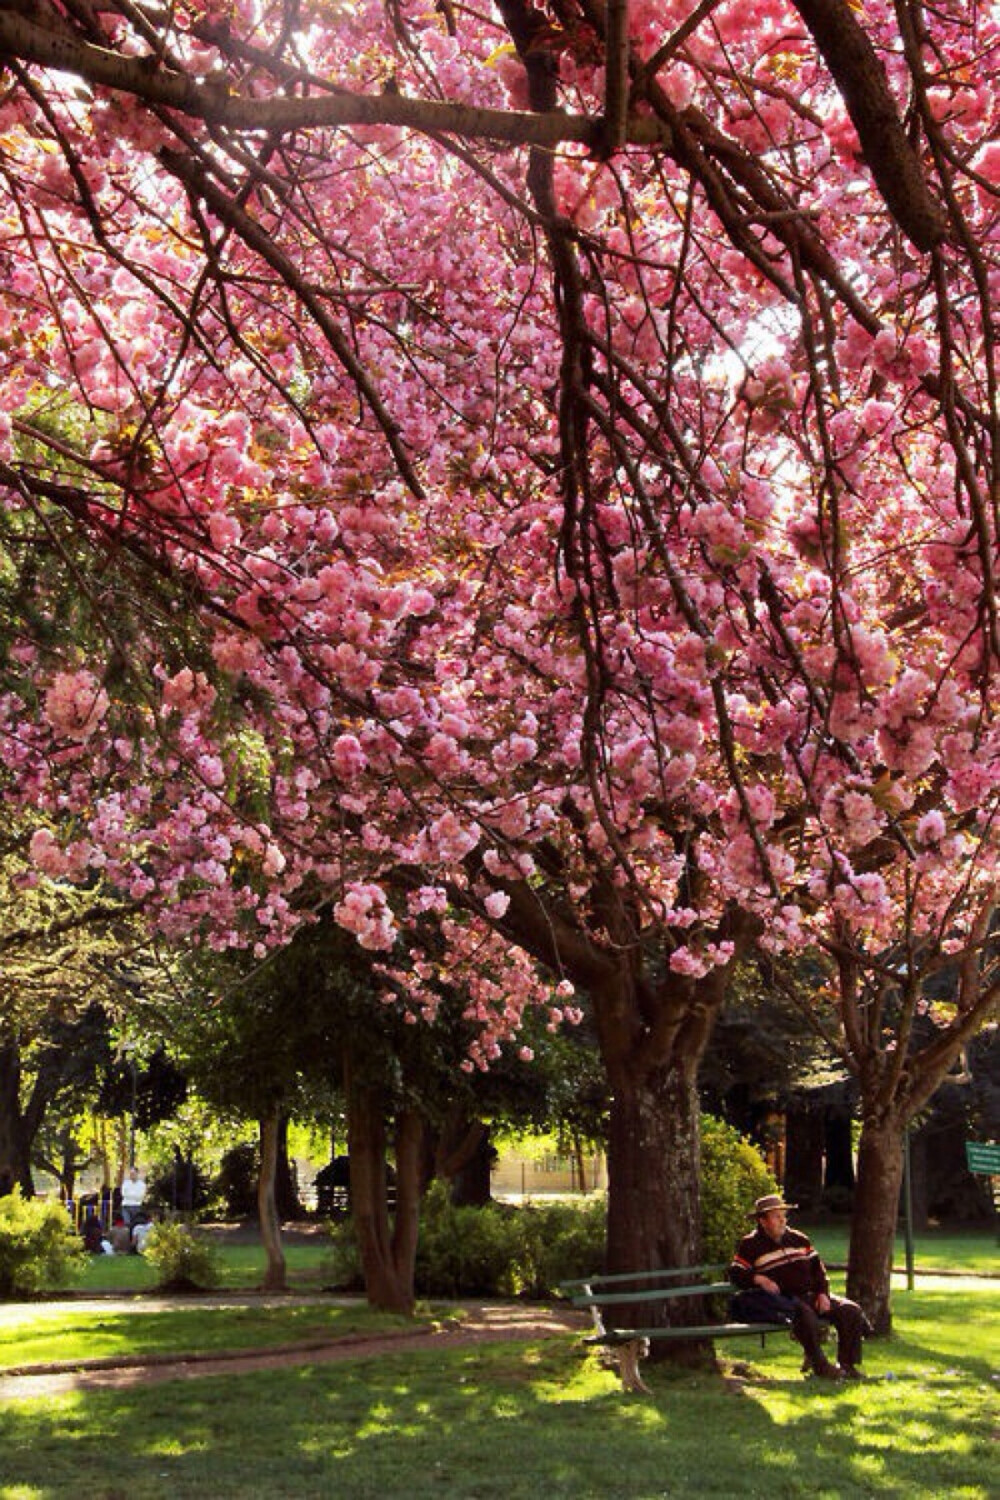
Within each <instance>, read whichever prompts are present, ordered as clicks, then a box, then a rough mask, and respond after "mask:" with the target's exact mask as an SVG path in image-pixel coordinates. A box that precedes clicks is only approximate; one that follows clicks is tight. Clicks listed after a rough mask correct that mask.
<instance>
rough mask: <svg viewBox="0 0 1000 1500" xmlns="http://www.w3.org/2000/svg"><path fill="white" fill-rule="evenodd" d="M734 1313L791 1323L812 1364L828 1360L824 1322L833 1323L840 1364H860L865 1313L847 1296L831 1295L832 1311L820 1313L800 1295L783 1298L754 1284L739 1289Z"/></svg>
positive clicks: (754, 1320) (750, 1320)
mask: <svg viewBox="0 0 1000 1500" xmlns="http://www.w3.org/2000/svg"><path fill="white" fill-rule="evenodd" d="M732 1312H733V1316H734V1317H736V1318H739V1319H740V1320H741V1321H742V1322H744V1323H788V1324H789V1326H790V1328H791V1332H792V1337H793V1338H794V1339H795V1340H796V1341H797V1342H798V1343H800V1344H801V1345H802V1348H803V1349H804V1350H805V1354H806V1359H807V1360H808V1361H809V1363H810V1365H812V1366H814V1367H815V1366H817V1365H822V1364H824V1363H825V1362H826V1355H825V1354H824V1353H823V1347H822V1344H823V1324H824V1323H832V1324H833V1326H834V1328H835V1329H836V1331H837V1363H838V1364H839V1365H840V1366H841V1367H842V1368H844V1369H846V1368H847V1367H848V1366H852V1367H854V1368H855V1369H856V1368H857V1367H858V1365H860V1363H861V1336H862V1331H863V1328H864V1314H863V1313H862V1311H861V1309H860V1307H859V1306H858V1304H857V1303H856V1302H849V1301H848V1299H847V1298H846V1297H831V1298H830V1311H829V1312H828V1313H823V1314H822V1315H820V1314H819V1313H818V1312H817V1311H816V1310H815V1308H814V1307H813V1306H812V1305H811V1304H810V1303H809V1302H804V1301H803V1300H802V1299H801V1298H800V1297H784V1296H782V1295H781V1293H780V1292H765V1291H764V1290H763V1288H762V1287H754V1288H753V1289H752V1290H751V1291H748V1292H739V1293H738V1294H737V1295H736V1296H735V1297H734V1298H733V1301H732Z"/></svg>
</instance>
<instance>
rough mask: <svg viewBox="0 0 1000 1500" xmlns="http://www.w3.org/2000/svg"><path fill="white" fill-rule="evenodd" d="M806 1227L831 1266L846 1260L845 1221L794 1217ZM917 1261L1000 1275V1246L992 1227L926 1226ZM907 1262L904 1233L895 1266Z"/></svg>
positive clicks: (920, 1265) (918, 1238)
mask: <svg viewBox="0 0 1000 1500" xmlns="http://www.w3.org/2000/svg"><path fill="white" fill-rule="evenodd" d="M792 1222H793V1224H795V1225H796V1226H797V1227H800V1228H803V1229H805V1231H806V1233H807V1234H808V1235H809V1237H810V1239H811V1240H812V1241H813V1243H814V1244H815V1245H816V1247H817V1249H818V1250H819V1252H820V1254H821V1255H822V1256H823V1258H824V1260H826V1261H828V1262H829V1263H830V1264H831V1265H844V1264H846V1261H847V1245H848V1234H849V1229H848V1226H847V1224H846V1223H837V1224H812V1225H810V1224H809V1223H808V1222H804V1221H801V1220H799V1219H793V1221H792ZM914 1262H915V1266H916V1270H917V1272H918V1273H919V1271H921V1270H924V1271H929V1272H934V1271H939V1272H949V1271H960V1272H961V1273H962V1274H963V1275H966V1276H989V1275H993V1276H1000V1245H998V1243H997V1235H996V1232H995V1231H994V1230H992V1229H963V1230H954V1229H923V1230H921V1231H920V1232H919V1233H917V1234H915V1235H914ZM905 1263H906V1245H905V1240H904V1238H903V1234H902V1232H899V1233H898V1234H897V1235H896V1249H895V1253H894V1255H893V1265H894V1266H896V1267H897V1268H899V1269H902V1268H903V1266H904V1265H905Z"/></svg>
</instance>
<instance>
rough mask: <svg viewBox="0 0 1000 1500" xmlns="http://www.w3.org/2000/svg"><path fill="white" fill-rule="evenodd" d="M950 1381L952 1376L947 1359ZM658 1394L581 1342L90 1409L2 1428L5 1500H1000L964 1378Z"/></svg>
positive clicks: (697, 1388)
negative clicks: (635, 1389) (945, 1397)
mask: <svg viewBox="0 0 1000 1500" xmlns="http://www.w3.org/2000/svg"><path fill="white" fill-rule="evenodd" d="M904 1347H905V1346H904V1345H899V1346H896V1347H894V1348H893V1351H892V1353H893V1357H894V1358H895V1357H896V1355H897V1354H899V1355H902V1354H903V1352H904ZM949 1368H950V1367H949ZM935 1369H936V1372H937V1373H938V1374H939V1375H942V1374H943V1373H944V1372H943V1370H941V1367H940V1361H938V1363H937V1365H936V1367H935ZM648 1378H649V1379H650V1382H651V1384H652V1386H653V1392H652V1395H651V1396H649V1397H639V1398H637V1397H627V1396H624V1395H623V1394H622V1392H621V1390H620V1389H619V1387H618V1383H617V1380H616V1379H615V1378H614V1377H613V1376H612V1375H610V1374H609V1373H607V1372H604V1371H602V1370H599V1369H598V1368H597V1367H596V1364H595V1362H594V1360H593V1358H592V1357H591V1356H586V1357H585V1356H583V1355H582V1354H581V1352H580V1349H579V1346H578V1345H577V1344H575V1343H574V1341H573V1340H572V1339H571V1338H569V1337H567V1338H561V1339H554V1340H550V1341H545V1342H543V1343H519V1344H492V1345H484V1346H480V1347H478V1348H476V1349H474V1350H471V1351H470V1350H464V1351H460V1350H455V1349H452V1350H448V1349H444V1348H442V1349H441V1350H439V1351H436V1350H431V1349H429V1350H427V1351H426V1352H425V1351H419V1352H416V1353H415V1352H413V1351H410V1352H408V1353H406V1354H403V1353H400V1354H389V1355H385V1356H383V1357H381V1358H380V1359H377V1360H376V1359H366V1360H359V1361H357V1362H352V1363H349V1364H340V1365H325V1366H316V1367H309V1366H302V1367H297V1368H295V1369H294V1370H291V1371H282V1372H267V1373H258V1374H254V1375H244V1376H240V1377H232V1376H225V1377H213V1378H203V1379H199V1380H196V1381H174V1382H171V1383H169V1384H162V1385H155V1386H141V1385H135V1386H132V1387H127V1388H125V1389H116V1390H114V1391H98V1392H89V1393H86V1394H84V1393H78V1394H76V1395H74V1396H71V1397H65V1398H60V1399H58V1400H53V1401H47V1402H46V1401H35V1402H32V1403H30V1404H25V1405H19V1406H10V1407H8V1409H7V1410H6V1411H5V1412H4V1413H3V1414H2V1418H0V1421H2V1424H3V1431H4V1445H3V1450H4V1451H3V1487H2V1488H0V1495H2V1496H4V1497H5V1500H6V1497H11V1500H15V1497H16V1500H20V1497H21V1496H22V1495H23V1496H28V1495H30V1496H31V1497H32V1500H35V1497H38V1496H41V1497H48V1496H50V1495H61V1494H66V1493H70V1492H74V1493H75V1492H77V1491H79V1492H81V1493H86V1494H87V1495H88V1497H89V1500H125V1497H126V1496H127V1497H128V1500H144V1497H152V1496H157V1497H159V1496H163V1497H166V1496H168V1495H169V1496H173V1497H177V1496H180V1497H186V1496H195V1495H198V1496H199V1497H201V1496H204V1495H206V1494H210V1495H212V1496H213V1497H230V1496H242V1497H246V1496H251V1495H266V1496H268V1497H269V1500H284V1497H293V1496H294V1497H296V1500H313V1497H316V1500H318V1497H321V1496H322V1497H324V1500H328V1497H330V1496H336V1497H337V1500H355V1497H358V1500H360V1497H366V1500H367V1497H372V1500H374V1497H375V1496H385V1497H390V1500H395V1497H400V1500H402V1497H404V1496H405V1497H407V1500H427V1497H430V1496H436V1497H442V1496H444V1497H448V1500H501V1497H503V1500H535V1497H537V1496H539V1495H544V1496H546V1497H554V1500H564V1497H565V1500H569V1497H571V1496H572V1497H574V1500H617V1497H619V1496H620V1497H622V1500H624V1497H629V1500H652V1497H655V1496H674V1495H678V1496H680V1495H684V1496H685V1497H686V1500H694V1497H700V1496H719V1497H723V1496H724V1497H726V1500H732V1497H735V1496H747V1497H755V1496H758V1495H759V1496H761V1497H764V1496H766V1497H768V1500H776V1497H798V1496H802V1497H805V1496H808V1497H810V1500H833V1497H836V1500H848V1497H859V1500H860V1497H862V1496H864V1497H870V1496H897V1495H898V1496H899V1497H901V1500H902V1497H904V1496H905V1497H906V1500H930V1497H932V1496H933V1497H934V1500H937V1497H939V1496H941V1495H948V1496H949V1497H953V1500H956V1497H963V1500H986V1497H987V1496H988V1495H989V1494H990V1493H991V1489H990V1486H991V1485H992V1483H993V1480H994V1478H995V1468H994V1465H993V1463H992V1459H993V1458H994V1457H995V1455H991V1454H990V1452H989V1448H990V1433H989V1417H990V1412H991V1410H992V1412H993V1415H994V1418H995V1415H996V1393H995V1392H991V1391H990V1390H988V1389H984V1387H983V1385H982V1383H981V1382H980V1381H978V1379H973V1380H970V1379H969V1378H968V1376H967V1375H965V1373H964V1372H963V1378H962V1379H961V1380H960V1381H958V1382H953V1386H955V1387H957V1388H956V1389H955V1395H954V1399H951V1400H949V1401H942V1399H941V1397H942V1387H941V1383H940V1380H930V1381H928V1380H918V1379H916V1378H913V1379H912V1380H910V1379H908V1380H907V1381H906V1382H905V1383H904V1385H903V1386H900V1385H899V1384H897V1383H894V1382H891V1381H889V1380H887V1379H879V1380H875V1381H873V1382H872V1383H871V1384H866V1385H860V1386H859V1385H852V1386H849V1387H829V1386H825V1385H823V1386H821V1385H820V1384H819V1383H818V1382H812V1381H803V1380H802V1379H801V1378H800V1377H799V1376H798V1374H797V1372H796V1371H793V1369H792V1368H791V1367H790V1362H789V1358H788V1356H785V1358H784V1361H783V1364H782V1366H781V1367H780V1368H779V1369H778V1370H776V1371H775V1372H773V1373H770V1372H768V1373H764V1374H760V1372H758V1379H757V1380H755V1382H754V1383H751V1384H747V1385H746V1386H744V1387H742V1388H740V1389H734V1388H733V1387H732V1386H727V1385H726V1384H725V1383H723V1382H722V1381H720V1380H719V1379H718V1378H716V1377H710V1376H704V1375H681V1374H667V1373H665V1372H663V1371H662V1370H659V1369H658V1370H656V1371H653V1372H651V1374H650V1375H649V1377H648ZM903 1388H905V1400H904V1401H902V1402H901V1401H900V1400H899V1395H900V1390H901V1389H903Z"/></svg>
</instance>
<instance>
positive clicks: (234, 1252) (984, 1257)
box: [74, 1221, 1000, 1295]
mask: <svg viewBox="0 0 1000 1500" xmlns="http://www.w3.org/2000/svg"><path fill="white" fill-rule="evenodd" d="M796 1222H798V1221H796ZM804 1227H805V1228H806V1229H807V1231H808V1233H809V1234H810V1235H811V1236H812V1238H813V1239H814V1240H815V1243H816V1245H817V1246H818V1248H819V1250H820V1253H821V1254H822V1255H823V1257H824V1258H825V1259H826V1260H827V1261H828V1262H830V1264H831V1265H837V1264H843V1263H844V1262H846V1260H847V1234H848V1231H847V1227H846V1225H843V1224H832V1225H831V1224H820V1225H815V1226H809V1225H808V1224H806V1225H805V1226H804ZM197 1232H198V1233H200V1234H205V1235H207V1237H208V1238H209V1239H210V1240H211V1241H212V1243H213V1244H215V1245H216V1247H217V1248H218V1250H219V1258H220V1262H221V1267H222V1281H221V1287H222V1288H223V1289H224V1290H245V1289H248V1288H251V1287H255V1286H258V1285H259V1284H260V1280H261V1277H262V1275H263V1272H264V1252H263V1250H262V1249H261V1247H260V1244H259V1243H254V1242H252V1241H250V1242H247V1241H245V1240H242V1239H241V1240H238V1241H237V1240H234V1238H233V1236H232V1235H231V1234H230V1233H229V1232H228V1231H226V1230H224V1229H223V1230H218V1229H207V1230H198V1231H197ZM328 1254H329V1250H328V1241H327V1239H326V1236H325V1235H323V1234H322V1233H318V1234H316V1235H315V1236H311V1237H310V1238H309V1239H307V1240H305V1241H297V1240H292V1241H291V1242H289V1243H288V1244H286V1246H285V1259H286V1261H287V1265H288V1282H289V1285H290V1286H291V1287H292V1288H293V1289H295V1290H299V1291H309V1290H316V1289H318V1288H319V1287H320V1286H321V1285H322V1284H323V1279H324V1261H325V1260H326V1258H327V1257H328ZM916 1262H917V1267H918V1270H919V1269H924V1270H927V1271H935V1270H943V1271H962V1272H964V1273H965V1274H967V1275H988V1274H990V1273H991V1272H992V1273H993V1274H994V1275H996V1274H1000V1246H998V1245H997V1240H996V1235H995V1234H994V1233H993V1231H992V1230H988V1229H982V1230H978V1229H977V1230H965V1231H963V1232H961V1233H956V1232H955V1231H953V1230H948V1231H945V1230H926V1231H923V1232H922V1233H921V1234H919V1235H918V1236H917V1237H916ZM895 1264H896V1265H897V1266H902V1265H903V1264H904V1245H903V1237H902V1235H899V1236H898V1237H897V1241H896V1255H895ZM155 1284H156V1276H155V1273H154V1271H153V1268H152V1266H150V1265H149V1264H148V1262H146V1261H144V1260H143V1258H142V1256H141V1255H95V1256H92V1257H91V1258H90V1260H89V1261H88V1262H87V1265H86V1268H85V1270H84V1274H83V1276H82V1278H81V1279H80V1280H79V1281H78V1282H77V1283H76V1284H75V1288H74V1289H75V1290H76V1291H77V1292H78V1293H82V1294H84V1295H86V1294H89V1293H99V1292H120V1293H123V1294H126V1293H129V1292H145V1291H152V1290H153V1288H154V1286H155Z"/></svg>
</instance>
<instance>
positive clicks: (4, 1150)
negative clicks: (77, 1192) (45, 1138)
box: [0, 1042, 35, 1198]
mask: <svg viewBox="0 0 1000 1500" xmlns="http://www.w3.org/2000/svg"><path fill="white" fill-rule="evenodd" d="M0 1175H2V1176H3V1177H4V1180H6V1179H7V1177H8V1176H9V1178H10V1180H11V1181H12V1182H13V1183H16V1184H17V1186H18V1187H20V1189H21V1191H22V1193H23V1194H24V1195H25V1197H27V1198H30V1197H31V1196H32V1195H33V1194H34V1191H35V1187H34V1182H33V1181H32V1176H31V1136H30V1133H29V1132H28V1130H27V1128H26V1123H25V1118H24V1113H23V1111H22V1108H21V1051H20V1048H19V1047H18V1045H17V1043H16V1042H6V1043H4V1044H3V1045H2V1046H0Z"/></svg>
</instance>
